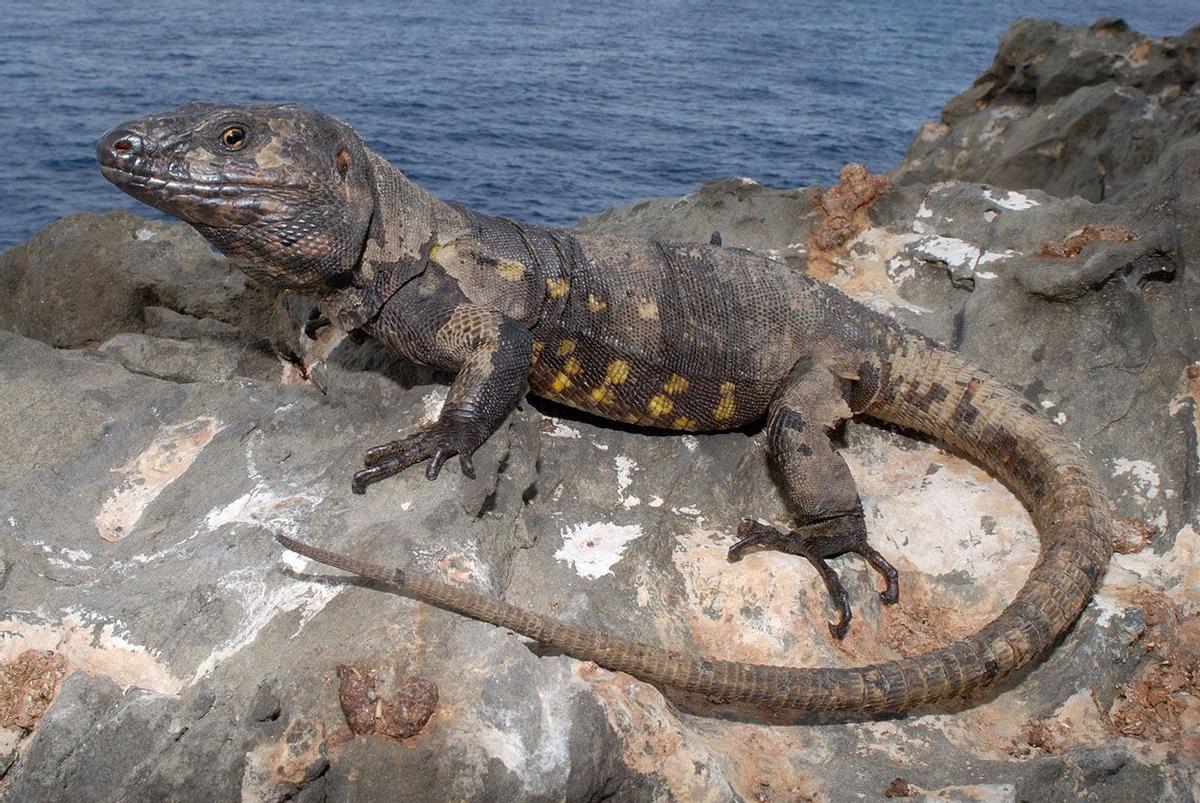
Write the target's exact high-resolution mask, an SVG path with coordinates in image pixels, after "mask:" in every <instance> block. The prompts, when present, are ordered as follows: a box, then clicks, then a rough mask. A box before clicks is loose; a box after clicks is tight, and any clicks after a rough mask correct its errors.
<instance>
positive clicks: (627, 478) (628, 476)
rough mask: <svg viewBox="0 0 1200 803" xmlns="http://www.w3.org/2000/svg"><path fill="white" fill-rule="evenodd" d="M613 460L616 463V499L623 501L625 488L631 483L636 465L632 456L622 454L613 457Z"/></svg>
mask: <svg viewBox="0 0 1200 803" xmlns="http://www.w3.org/2000/svg"><path fill="white" fill-rule="evenodd" d="M613 462H614V463H616V464H617V499H618V500H619V501H621V502H622V503H624V500H625V489H626V488H628V487H629V486H630V485H632V484H633V472H635V471H637V467H638V466H637V463H636V462H635V461H634V459H633V458H632V457H626V456H625V455H623V454H619V455H617V456H616V457H615V458H613ZM626 507H628V505H626Z"/></svg>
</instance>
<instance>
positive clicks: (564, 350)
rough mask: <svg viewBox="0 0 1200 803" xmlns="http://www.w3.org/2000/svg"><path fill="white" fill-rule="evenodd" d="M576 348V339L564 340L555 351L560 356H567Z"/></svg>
mask: <svg viewBox="0 0 1200 803" xmlns="http://www.w3.org/2000/svg"><path fill="white" fill-rule="evenodd" d="M574 350H575V341H574V340H564V341H562V342H560V343H559V344H558V348H556V349H555V350H554V353H555V354H557V355H558V356H559V357H565V356H567V355H568V354H570V353H571V352H572V351H574Z"/></svg>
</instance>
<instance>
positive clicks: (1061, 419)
mask: <svg viewBox="0 0 1200 803" xmlns="http://www.w3.org/2000/svg"><path fill="white" fill-rule="evenodd" d="M1053 421H1054V423H1056V424H1058V425H1059V426H1060V427H1061V426H1062V425H1063V424H1065V423H1067V414H1066V413H1064V412H1061V411H1060V412H1059V413H1058V415H1056V416H1054V418H1053Z"/></svg>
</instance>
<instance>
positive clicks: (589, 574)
mask: <svg viewBox="0 0 1200 803" xmlns="http://www.w3.org/2000/svg"><path fill="white" fill-rule="evenodd" d="M641 535H642V526H641V525H640V524H613V523H611V522H582V523H580V524H576V525H575V526H574V527H570V528H566V529H564V530H563V531H562V539H563V545H562V547H560V548H559V550H558V551H557V552H555V553H554V558H555V559H556V560H561V561H564V562H566V563H570V564H571V566H572V567H573V568H574V569H575V573H576V574H578V575H579V576H580V577H586V578H588V579H589V580H596V579H599V578H600V577H603V576H604V575H606V574H609V573H610V572H611V571H612V567H613V566H615V565H616V564H617V561H619V560H620V559H621V556H622V555H623V554H624V553H625V549H626V547H628V546H629V544H630V542H632V541H633V540H634V539H636V538H640V537H641Z"/></svg>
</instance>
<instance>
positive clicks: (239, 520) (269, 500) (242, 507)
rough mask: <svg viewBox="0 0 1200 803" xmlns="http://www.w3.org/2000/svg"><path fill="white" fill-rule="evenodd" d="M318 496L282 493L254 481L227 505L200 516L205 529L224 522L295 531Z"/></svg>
mask: <svg viewBox="0 0 1200 803" xmlns="http://www.w3.org/2000/svg"><path fill="white" fill-rule="evenodd" d="M320 501H321V500H320V499H318V498H317V497H315V496H311V495H309V494H303V493H301V494H283V493H280V492H278V491H276V490H274V489H273V488H269V487H267V486H266V485H258V486H257V487H255V488H254V490H252V491H250V492H249V493H245V494H242V495H241V496H239V497H238V498H237V499H235V500H233V501H232V502H230V503H229V504H227V505H222V506H221V507H215V508H213V509H212V510H210V511H209V512H208V515H207V516H205V517H204V526H205V527H206V528H207V529H208V531H209V532H212V531H213V530H216V529H217V528H218V527H223V526H224V525H226V524H255V525H259V526H262V527H266V528H267V529H268V530H270V531H271V532H272V533H274V534H278V533H282V534H284V535H291V536H294V535H296V533H297V532H299V529H300V520H301V519H302V518H305V517H307V516H308V514H309V513H310V512H311V511H312V509H313V508H314V507H316V506H317V505H318V504H319V503H320Z"/></svg>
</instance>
